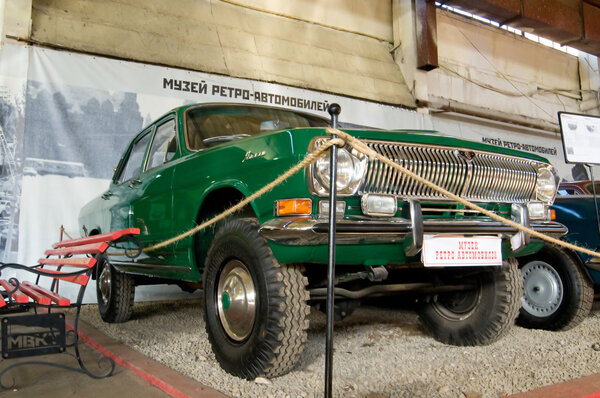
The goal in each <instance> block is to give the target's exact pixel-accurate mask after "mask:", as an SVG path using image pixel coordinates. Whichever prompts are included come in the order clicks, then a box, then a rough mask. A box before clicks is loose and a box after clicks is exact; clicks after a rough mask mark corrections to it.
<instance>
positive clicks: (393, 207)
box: [360, 194, 398, 217]
mask: <svg viewBox="0 0 600 398" xmlns="http://www.w3.org/2000/svg"><path fill="white" fill-rule="evenodd" d="M360 207H361V208H362V212H363V213H364V214H366V215H369V216H386V217H391V216H393V215H394V214H396V211H397V210H398V202H397V201H396V197H395V196H391V195H373V194H367V195H364V196H363V197H362V198H361V200H360Z"/></svg>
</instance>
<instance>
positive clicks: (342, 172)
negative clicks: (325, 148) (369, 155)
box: [314, 148, 366, 195]
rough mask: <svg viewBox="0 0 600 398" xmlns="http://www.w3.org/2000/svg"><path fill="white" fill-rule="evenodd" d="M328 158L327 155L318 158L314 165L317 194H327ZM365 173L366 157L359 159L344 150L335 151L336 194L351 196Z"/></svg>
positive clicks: (328, 183) (329, 156) (328, 155)
mask: <svg viewBox="0 0 600 398" xmlns="http://www.w3.org/2000/svg"><path fill="white" fill-rule="evenodd" d="M330 158H331V155H330V154H329V153H328V154H326V155H325V156H322V157H321V158H319V159H318V160H317V161H316V162H315V165H314V177H315V180H316V181H315V182H316V183H317V184H315V185H316V188H317V191H319V192H318V193H320V194H326V193H328V192H329V185H330V182H329V178H330V167H329V165H330ZM365 171H366V157H364V156H363V157H362V158H359V157H358V156H355V155H353V154H351V153H350V152H348V151H347V150H346V149H344V148H339V149H338V151H337V176H336V177H337V181H336V187H337V193H338V194H342V195H344V194H345V195H351V194H354V193H355V192H356V189H357V188H358V186H359V185H360V182H361V181H362V178H363V176H364V173H365Z"/></svg>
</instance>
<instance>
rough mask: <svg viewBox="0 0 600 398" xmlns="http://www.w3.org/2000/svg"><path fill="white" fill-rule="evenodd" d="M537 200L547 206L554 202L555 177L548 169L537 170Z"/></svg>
mask: <svg viewBox="0 0 600 398" xmlns="http://www.w3.org/2000/svg"><path fill="white" fill-rule="evenodd" d="M536 194H537V199H538V200H541V201H542V202H546V203H548V204H552V202H553V201H554V195H555V194H556V175H555V174H554V172H553V171H552V169H551V168H550V167H543V168H540V169H538V178H537V191H536Z"/></svg>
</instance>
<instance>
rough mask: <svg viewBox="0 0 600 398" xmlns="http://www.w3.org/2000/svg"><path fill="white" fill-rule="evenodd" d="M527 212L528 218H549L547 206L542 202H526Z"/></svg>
mask: <svg viewBox="0 0 600 398" xmlns="http://www.w3.org/2000/svg"><path fill="white" fill-rule="evenodd" d="M527 212H528V213H529V219H530V220H548V219H549V218H550V217H549V214H548V208H547V207H546V205H545V204H544V203H542V202H529V203H527Z"/></svg>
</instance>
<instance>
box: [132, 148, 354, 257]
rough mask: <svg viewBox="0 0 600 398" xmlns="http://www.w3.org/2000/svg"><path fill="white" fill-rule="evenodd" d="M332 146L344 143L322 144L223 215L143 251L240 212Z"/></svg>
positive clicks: (156, 247)
mask: <svg viewBox="0 0 600 398" xmlns="http://www.w3.org/2000/svg"><path fill="white" fill-rule="evenodd" d="M333 145H337V146H343V145H344V141H342V140H341V139H339V138H334V139H331V140H329V141H327V142H325V143H323V145H321V146H319V147H318V148H317V149H316V150H315V151H313V152H311V153H309V154H308V155H306V156H305V157H304V159H303V160H302V161H300V162H299V163H297V164H296V165H295V166H294V167H292V168H291V169H289V170H288V171H286V172H285V173H283V174H282V175H280V176H279V177H277V178H276V179H275V180H273V181H272V182H270V183H269V184H267V185H265V186H264V187H262V188H261V189H259V190H258V191H256V192H254V193H253V194H252V195H250V196H248V197H247V198H246V199H244V200H242V201H241V202H239V203H237V204H236V205H234V206H232V207H230V208H229V209H227V210H225V211H224V212H223V213H221V214H219V215H217V216H215V217H213V218H211V219H210V220H207V221H205V222H203V223H202V224H200V225H197V226H195V227H194V228H192V229H190V230H189V231H187V232H184V233H182V234H180V235H177V236H174V237H173V238H171V239H168V240H165V241H163V242H160V243H157V244H156V245H153V246H149V247H146V248H144V250H143V251H144V252H149V251H152V250H156V249H160V248H162V247H165V246H168V245H170V244H173V243H175V242H179V241H180V240H182V239H185V238H187V237H188V236H191V235H193V234H195V233H196V232H198V231H200V230H202V229H204V228H206V227H209V226H211V225H213V224H214V223H216V222H219V221H221V220H222V219H224V218H226V217H228V216H230V215H232V214H233V213H235V212H237V211H239V210H241V209H242V208H243V207H244V206H246V205H247V204H249V203H250V202H252V201H253V200H254V199H256V198H258V197H260V196H262V195H264V194H265V193H267V192H269V191H270V190H272V189H273V188H275V187H276V186H277V185H279V184H281V183H282V182H283V181H285V180H287V179H288V178H289V177H291V176H292V175H294V174H296V173H297V172H298V171H300V170H302V169H303V168H305V167H307V166H309V165H311V164H313V163H314V162H315V161H316V160H317V159H318V158H320V157H321V156H323V155H324V154H325V152H327V151H328V150H329V148H331V147H332V146H333Z"/></svg>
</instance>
